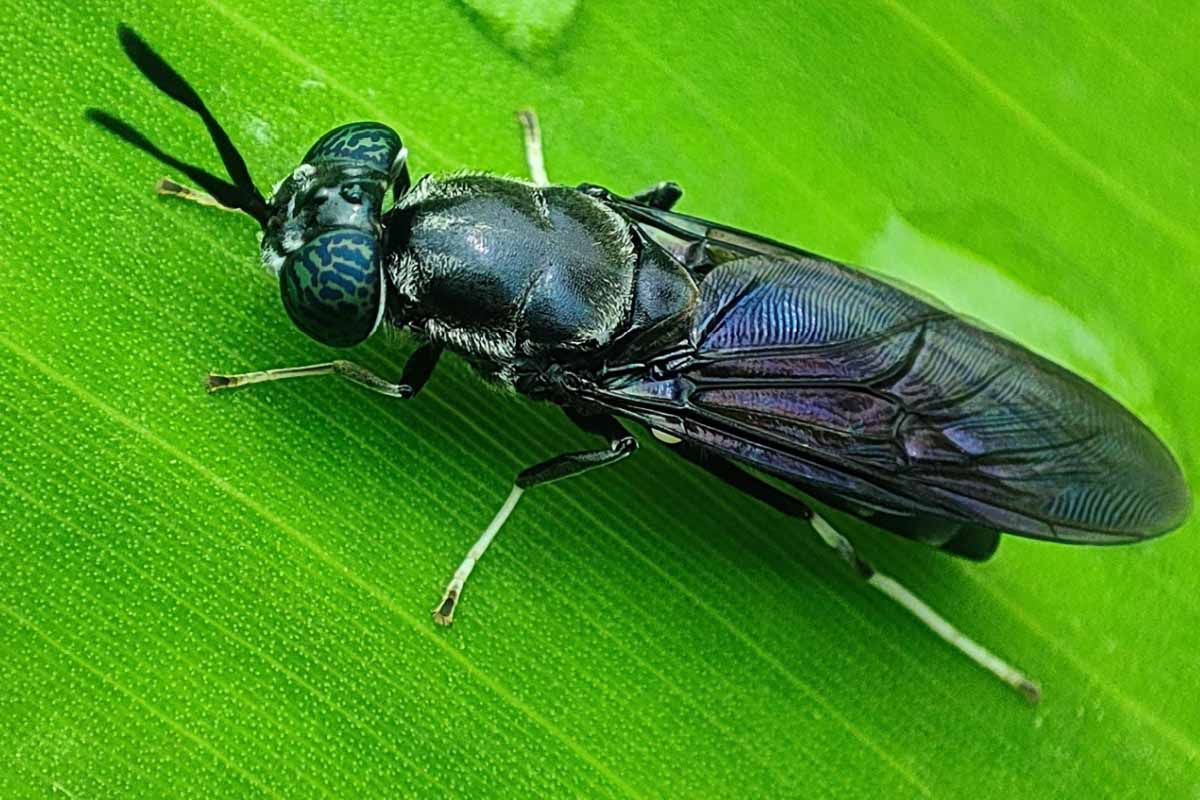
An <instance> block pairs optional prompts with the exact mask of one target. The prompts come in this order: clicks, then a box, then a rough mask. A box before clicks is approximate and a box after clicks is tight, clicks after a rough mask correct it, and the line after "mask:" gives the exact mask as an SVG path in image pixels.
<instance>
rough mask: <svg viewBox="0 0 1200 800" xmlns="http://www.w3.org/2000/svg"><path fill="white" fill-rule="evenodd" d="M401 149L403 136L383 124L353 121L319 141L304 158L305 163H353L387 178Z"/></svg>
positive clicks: (335, 129)
mask: <svg viewBox="0 0 1200 800" xmlns="http://www.w3.org/2000/svg"><path fill="white" fill-rule="evenodd" d="M400 147H401V144H400V137H399V136H397V135H396V132H395V131H394V130H392V129H391V128H389V127H388V126H386V125H384V124H383V123H380V122H351V123H350V124H348V125H342V126H340V127H338V128H334V129H333V130H331V131H329V133H327V134H325V135H324V136H322V137H321V138H320V139H318V140H317V143H316V144H314V145H313V146H312V147H311V148H310V149H309V151H308V154H307V155H305V156H304V163H305V164H320V163H323V162H339V163H353V164H357V165H359V166H362V167H363V168H365V169H370V170H373V171H375V172H380V173H383V174H384V175H386V174H388V171H389V170H390V169H391V168H392V162H394V161H395V160H396V155H397V154H398V153H399V152H400Z"/></svg>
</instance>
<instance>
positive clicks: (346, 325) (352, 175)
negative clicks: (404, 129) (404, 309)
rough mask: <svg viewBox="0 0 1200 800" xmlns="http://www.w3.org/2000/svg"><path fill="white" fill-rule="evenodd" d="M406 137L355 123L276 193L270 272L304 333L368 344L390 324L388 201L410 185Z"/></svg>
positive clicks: (267, 238)
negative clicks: (386, 318)
mask: <svg viewBox="0 0 1200 800" xmlns="http://www.w3.org/2000/svg"><path fill="white" fill-rule="evenodd" d="M404 162H405V151H404V148H403V146H402V145H401V143H400V137H399V136H397V135H396V133H395V132H394V131H392V130H391V129H390V128H388V127H387V126H384V125H381V124H379V123H367V122H360V123H352V124H350V125H343V126H342V127H340V128H335V129H334V130H332V131H330V132H329V133H327V134H325V136H323V137H321V139H319V140H318V141H317V143H316V144H314V145H313V147H312V148H311V149H310V150H309V152H308V153H307V155H305V157H304V160H303V161H302V163H301V164H300V166H298V167H297V168H296V169H294V170H293V171H292V173H291V174H290V175H288V176H287V177H286V178H284V179H283V180H282V181H281V182H280V183H279V185H278V186H277V187H276V188H275V192H274V194H273V195H272V197H271V198H270V199H269V200H268V205H269V208H270V218H269V220H268V221H267V224H266V226H265V229H264V232H263V239H262V260H263V264H264V265H265V266H266V267H267V268H268V269H269V270H270V271H271V272H273V273H274V274H276V275H278V276H279V280H280V294H281V297H282V299H283V304H284V308H285V309H286V310H287V312H288V315H289V316H290V317H291V319H292V321H293V322H295V323H296V325H297V326H298V327H299V328H300V329H301V330H303V331H304V332H305V333H307V334H308V335H309V336H312V337H313V338H314V339H316V340H318V341H320V342H323V343H324V344H328V345H331V346H334V347H348V346H351V345H354V344H358V343H359V342H361V341H363V340H365V339H366V338H367V337H368V336H370V335H371V333H372V332H374V330H375V329H376V327H378V325H379V322H380V321H381V320H382V318H383V306H384V298H385V291H384V283H383V269H382V249H383V248H382V245H381V237H382V232H383V228H382V224H381V216H382V211H383V202H384V195H385V194H386V192H387V190H388V188H389V187H390V186H391V185H392V184H393V183H395V182H396V181H397V180H398V179H403V180H404V181H407V172H406V171H405V169H404Z"/></svg>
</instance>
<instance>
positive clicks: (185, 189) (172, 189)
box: [154, 178, 246, 214]
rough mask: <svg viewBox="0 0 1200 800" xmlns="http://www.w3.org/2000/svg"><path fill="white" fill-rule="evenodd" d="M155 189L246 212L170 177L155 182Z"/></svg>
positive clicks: (167, 194) (221, 208) (208, 204)
mask: <svg viewBox="0 0 1200 800" xmlns="http://www.w3.org/2000/svg"><path fill="white" fill-rule="evenodd" d="M154 191H155V192H156V193H157V194H160V195H163V196H164V197H178V198H179V199H180V200H190V201H191V202H193V203H199V204H200V205H202V206H208V207H209V208H216V209H219V210H221V211H233V212H234V213H237V214H244V213H246V212H244V211H242V210H241V209H240V208H230V207H229V206H226V205H222V204H221V202H220V201H219V200H217V198H215V197H213V196H212V195H211V194H208V193H207V192H202V191H200V190H199V189H193V188H192V187H190V186H184V185H183V184H182V183H178V182H177V181H173V180H171V179H170V178H159V179H158V183H156V184H154Z"/></svg>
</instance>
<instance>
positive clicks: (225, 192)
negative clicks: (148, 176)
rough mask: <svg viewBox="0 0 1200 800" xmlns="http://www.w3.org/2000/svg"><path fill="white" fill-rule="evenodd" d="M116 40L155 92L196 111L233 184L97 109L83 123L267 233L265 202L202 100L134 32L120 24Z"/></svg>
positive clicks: (88, 114)
mask: <svg viewBox="0 0 1200 800" xmlns="http://www.w3.org/2000/svg"><path fill="white" fill-rule="evenodd" d="M117 38H118V39H119V40H120V41H121V47H122V48H123V49H124V50H125V54H126V55H127V56H129V60H130V61H132V62H133V64H134V66H136V67H137V68H138V70H139V71H140V72H141V73H142V74H143V75H145V76H146V78H147V79H148V80H149V81H150V82H151V83H153V84H154V85H155V86H156V87H157V88H158V89H159V91H161V92H163V93H164V94H166V95H168V96H170V97H171V98H172V99H174V100H175V101H176V102H178V103H181V104H182V105H185V106H187V107H188V108H190V109H191V110H192V111H195V112H196V113H197V114H198V115H199V116H200V119H202V120H204V125H205V127H206V128H208V134H209V136H211V137H212V140H213V144H215V145H216V147H217V152H218V153H220V155H221V161H222V162H224V164H225V169H226V170H227V171H228V172H229V177H231V178H233V183H229V182H228V181H225V180H222V179H221V178H218V177H217V176H215V175H213V174H212V173H210V172H206V171H204V170H202V169H200V168H199V167H196V166H193V165H192V164H188V163H185V162H183V161H180V160H179V159H177V158H175V157H173V156H170V155H167V154H166V153H164V152H163V151H162V150H160V149H159V148H158V147H157V146H155V144H154V143H153V142H151V141H150V140H149V139H147V138H146V137H145V136H144V135H142V133H141V132H139V131H138V130H137V129H136V128H134V127H133V126H132V125H129V124H128V123H126V122H123V121H122V120H119V119H117V118H116V117H114V116H112V115H111V114H109V113H107V112H104V111H101V110H99V109H96V108H89V109H88V110H87V118H88V119H90V120H91V121H92V122H95V123H96V124H97V125H100V126H101V127H102V128H104V129H105V130H107V131H109V132H110V133H113V134H114V135H116V136H118V137H120V138H121V139H124V140H125V141H126V142H128V143H129V144H131V145H133V146H134V147H136V148H138V149H139V150H141V151H142V152H144V153H147V154H149V155H151V156H153V157H154V158H156V159H158V160H159V161H161V162H162V163H164V164H167V165H168V166H171V167H174V168H175V169H178V170H179V171H180V172H182V173H184V174H185V175H187V176H188V177H189V178H191V179H192V180H193V181H195V182H196V183H197V184H199V185H200V188H202V189H204V190H205V191H206V192H208V193H209V194H211V195H212V196H213V197H214V198H216V199H217V201H218V202H220V203H221V204H222V205H225V206H229V207H230V208H237V209H240V210H242V211H245V212H246V213H247V214H249V215H250V216H251V217H253V218H254V219H256V220H257V221H258V223H259V224H260V225H262V226H263V227H266V223H267V218H268V216H269V215H270V212H269V211H268V210H267V202H266V200H265V199H263V196H262V193H261V192H259V191H258V188H257V187H255V185H254V181H253V179H251V177H250V170H248V169H247V168H246V162H245V160H244V159H243V158H242V155H241V153H239V152H238V151H237V148H236V147H234V146H233V142H232V141H230V139H229V134H227V133H226V132H225V129H224V128H222V127H221V125H220V123H218V122H217V120H216V118H215V117H213V115H212V112H211V111H209V110H208V107H207V106H206V105H204V101H203V100H201V99H200V95H199V94H197V93H196V90H195V89H193V88H192V87H191V86H190V85H189V84H188V82H187V81H186V80H184V79H183V76H181V75H180V74H179V73H178V72H176V71H175V70H174V69H173V68H172V67H171V66H170V65H169V64H167V62H166V61H164V60H163V59H162V56H160V55H159V54H158V53H156V52H154V50H152V49H151V48H150V45H148V44H146V42H145V40H143V39H142V38H141V37H140V36H138V35H137V33H135V32H134V30H133V29H132V28H130V27H129V26H127V25H124V24H121V25H118V26H117Z"/></svg>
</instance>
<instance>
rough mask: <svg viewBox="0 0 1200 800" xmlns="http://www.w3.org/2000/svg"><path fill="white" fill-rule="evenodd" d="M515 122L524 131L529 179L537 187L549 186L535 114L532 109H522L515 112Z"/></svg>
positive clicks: (540, 131) (540, 135)
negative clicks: (519, 124)
mask: <svg viewBox="0 0 1200 800" xmlns="http://www.w3.org/2000/svg"><path fill="white" fill-rule="evenodd" d="M517 121H518V122H520V123H521V129H522V130H523V131H525V161H526V162H528V164H529V177H530V179H531V180H532V181H533V182H534V183H536V184H537V185H538V186H549V185H550V178H549V177H548V176H547V175H546V162H545V160H544V158H543V156H542V128H541V126H540V125H538V118H537V114H535V113H534V111H533V109H532V108H523V109H521V110H520V111H518V112H517Z"/></svg>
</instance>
